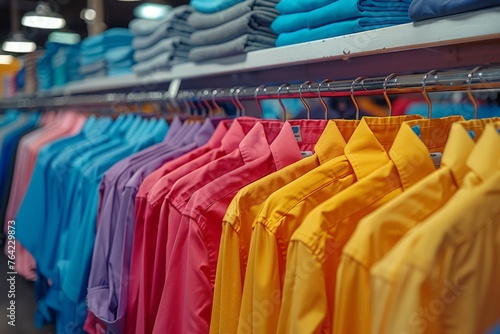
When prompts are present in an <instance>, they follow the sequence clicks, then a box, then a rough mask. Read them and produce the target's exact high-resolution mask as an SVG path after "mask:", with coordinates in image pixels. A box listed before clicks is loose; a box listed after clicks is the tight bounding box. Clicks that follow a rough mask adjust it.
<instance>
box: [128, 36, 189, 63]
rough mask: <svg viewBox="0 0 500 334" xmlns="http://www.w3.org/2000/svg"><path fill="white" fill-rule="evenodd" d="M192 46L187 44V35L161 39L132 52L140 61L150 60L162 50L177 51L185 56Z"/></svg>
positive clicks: (162, 51)
mask: <svg viewBox="0 0 500 334" xmlns="http://www.w3.org/2000/svg"><path fill="white" fill-rule="evenodd" d="M192 48H193V46H192V45H191V44H189V39H188V38H187V37H179V36H177V37H170V38H166V39H163V40H162V41H160V42H158V43H156V44H155V45H153V46H151V47H150V48H147V49H141V50H137V51H136V52H135V53H134V59H135V61H137V62H138V63H140V62H143V61H147V60H150V59H152V58H154V57H156V56H157V55H159V54H161V53H164V52H177V53H180V54H183V55H185V56H186V57H187V55H188V53H189V51H190V50H191V49H192Z"/></svg>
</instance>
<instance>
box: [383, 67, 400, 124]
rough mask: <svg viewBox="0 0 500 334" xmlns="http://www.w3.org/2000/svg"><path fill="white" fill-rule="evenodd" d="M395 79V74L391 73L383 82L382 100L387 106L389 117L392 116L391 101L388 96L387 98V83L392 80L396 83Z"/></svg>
mask: <svg viewBox="0 0 500 334" xmlns="http://www.w3.org/2000/svg"><path fill="white" fill-rule="evenodd" d="M397 77H398V74H397V73H391V74H389V75H388V76H387V77H386V78H385V80H384V99H385V102H386V103H387V106H388V107H389V109H388V111H387V115H388V116H389V117H391V116H392V104H391V100H390V99H389V96H387V81H389V80H391V79H393V78H396V81H397Z"/></svg>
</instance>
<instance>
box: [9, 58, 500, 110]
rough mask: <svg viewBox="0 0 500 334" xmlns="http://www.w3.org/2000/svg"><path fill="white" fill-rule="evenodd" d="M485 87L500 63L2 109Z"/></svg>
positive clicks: (22, 101)
mask: <svg viewBox="0 0 500 334" xmlns="http://www.w3.org/2000/svg"><path fill="white" fill-rule="evenodd" d="M480 89H481V90H482V89H500V66H492V67H484V68H480V67H476V68H474V69H459V70H450V71H439V72H438V71H430V72H428V73H425V74H424V73H419V74H410V75H398V74H396V73H393V74H390V75H388V76H386V77H372V78H364V77H359V78H357V79H355V80H340V81H332V80H328V79H325V80H323V81H322V82H320V83H318V82H311V81H306V82H304V83H293V84H282V85H277V86H276V85H272V86H265V85H261V86H258V87H245V86H237V87H232V88H206V89H202V90H180V91H178V92H174V91H172V92H169V91H166V92H161V91H148V92H134V93H105V94H88V95H71V96H49V97H43V96H41V97H35V98H33V97H26V98H12V99H4V100H2V101H0V109H10V108H17V109H36V108H54V107H69V106H72V107H78V106H88V107H98V106H117V105H119V104H121V103H124V104H129V103H130V104H132V103H146V102H166V101H168V100H172V96H175V100H176V101H177V102H180V101H187V100H191V101H197V102H201V101H205V102H206V101H207V100H212V102H215V101H233V102H234V101H235V100H237V101H239V100H252V99H254V100H255V101H258V100H263V99H282V98H318V97H339V96H351V97H354V96H361V95H365V96H366V95H381V94H384V95H392V94H410V93H422V92H424V91H425V92H444V91H446V92H449V91H468V92H469V93H470V92H471V91H472V90H480Z"/></svg>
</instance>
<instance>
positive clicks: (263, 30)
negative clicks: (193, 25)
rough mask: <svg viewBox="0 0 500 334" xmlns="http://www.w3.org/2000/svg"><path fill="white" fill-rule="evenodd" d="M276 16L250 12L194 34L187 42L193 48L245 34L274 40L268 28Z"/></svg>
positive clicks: (263, 12)
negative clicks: (193, 46)
mask: <svg viewBox="0 0 500 334" xmlns="http://www.w3.org/2000/svg"><path fill="white" fill-rule="evenodd" d="M276 16H277V14H276V13H273V12H269V11H264V10H252V11H250V12H249V13H246V14H245V15H243V16H241V17H238V18H236V19H234V20H232V21H229V22H227V23H224V24H223V25H220V26H217V27H215V28H210V29H204V30H198V31H196V32H194V33H193V34H192V35H191V38H190V39H189V42H190V43H191V44H192V45H195V46H202V45H212V44H221V43H225V42H228V41H230V40H232V39H235V38H237V37H240V36H241V35H245V34H254V35H260V36H267V37H269V38H276V34H275V33H274V32H273V30H272V29H271V27H270V25H271V22H273V20H274V19H275V18H276Z"/></svg>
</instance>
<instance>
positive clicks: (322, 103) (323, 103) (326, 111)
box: [317, 79, 332, 120]
mask: <svg viewBox="0 0 500 334" xmlns="http://www.w3.org/2000/svg"><path fill="white" fill-rule="evenodd" d="M330 82H332V80H330V79H325V80H323V81H321V82H320V83H319V84H318V91H317V92H318V98H319V102H321V105H322V106H323V109H324V111H325V119H326V120H328V106H327V105H326V103H325V101H324V100H323V98H322V97H321V86H322V85H323V84H325V83H328V86H327V87H328V90H330Z"/></svg>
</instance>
